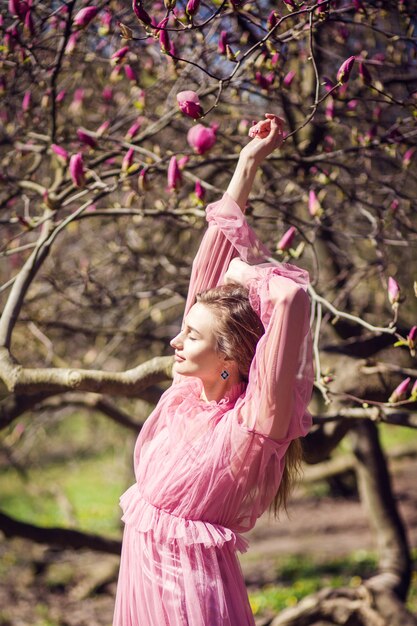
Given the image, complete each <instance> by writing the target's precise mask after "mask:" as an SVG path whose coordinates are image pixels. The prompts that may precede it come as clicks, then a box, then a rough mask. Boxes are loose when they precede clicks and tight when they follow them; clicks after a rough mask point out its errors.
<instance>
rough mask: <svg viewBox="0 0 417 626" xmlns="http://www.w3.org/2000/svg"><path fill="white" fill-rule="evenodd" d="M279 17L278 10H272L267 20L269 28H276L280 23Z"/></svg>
mask: <svg viewBox="0 0 417 626" xmlns="http://www.w3.org/2000/svg"><path fill="white" fill-rule="evenodd" d="M279 18H280V15H279V13H278V12H277V11H275V10H274V11H271V13H270V14H269V15H268V19H267V20H266V27H267V29H268V30H271V28H274V26H275V25H276V24H277V23H278V20H279Z"/></svg>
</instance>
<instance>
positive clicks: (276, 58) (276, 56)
mask: <svg viewBox="0 0 417 626" xmlns="http://www.w3.org/2000/svg"><path fill="white" fill-rule="evenodd" d="M279 56H280V55H279V52H274V54H273V55H272V57H271V65H272V67H276V65H278V61H279Z"/></svg>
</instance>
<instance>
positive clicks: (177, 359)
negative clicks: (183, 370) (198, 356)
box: [174, 354, 185, 363]
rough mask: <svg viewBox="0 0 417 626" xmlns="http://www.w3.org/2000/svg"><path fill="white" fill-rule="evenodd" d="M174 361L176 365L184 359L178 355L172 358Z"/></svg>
mask: <svg viewBox="0 0 417 626" xmlns="http://www.w3.org/2000/svg"><path fill="white" fill-rule="evenodd" d="M174 359H175V360H176V361H177V362H178V363H181V362H182V361H185V359H184V358H183V357H182V356H180V355H179V354H176V355H175V357H174Z"/></svg>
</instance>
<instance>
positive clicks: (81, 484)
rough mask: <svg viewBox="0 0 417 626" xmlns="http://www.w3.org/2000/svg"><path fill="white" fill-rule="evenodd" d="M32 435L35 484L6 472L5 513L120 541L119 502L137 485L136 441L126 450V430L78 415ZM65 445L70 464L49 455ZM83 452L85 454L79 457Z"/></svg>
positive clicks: (0, 479) (2, 474)
mask: <svg viewBox="0 0 417 626" xmlns="http://www.w3.org/2000/svg"><path fill="white" fill-rule="evenodd" d="M103 422H104V423H103ZM98 433H99V435H98ZM103 433H104V434H103ZM30 436H33V437H34V438H35V439H36V446H35V448H36V450H37V451H36V452H35V453H33V456H34V459H35V460H34V461H33V462H32V464H31V466H30V467H29V468H27V469H28V471H29V474H30V480H27V479H26V477H25V476H24V475H23V474H22V473H20V472H18V471H17V470H16V469H15V468H13V467H8V468H4V469H3V470H1V471H0V493H1V501H0V508H1V510H2V511H4V512H5V513H8V514H9V515H11V516H13V517H16V518H17V519H19V520H22V521H28V522H31V523H33V524H38V525H41V526H63V527H73V528H78V529H80V530H83V531H88V532H93V533H103V534H107V535H114V536H119V535H120V516H121V512H120V509H119V506H118V499H119V496H120V495H121V494H122V493H123V491H124V490H125V488H126V487H127V486H128V484H129V481H130V482H133V481H134V475H133V468H132V463H131V461H130V459H129V461H127V458H126V457H127V450H129V455H128V456H129V457H130V451H131V442H130V441H129V442H128V445H126V436H125V435H122V436H121V433H120V429H118V428H116V427H114V425H112V424H110V425H109V421H108V420H105V419H104V418H102V419H100V418H98V417H95V418H94V419H91V418H90V417H89V418H88V419H86V416H84V415H82V414H76V415H74V416H73V417H72V418H71V419H66V420H64V421H61V422H60V423H55V424H52V425H48V428H45V429H44V431H42V430H41V432H40V433H39V432H37V433H36V434H33V433H32V434H31V435H30ZM98 436H99V437H100V439H101V441H100V442H99V445H98V448H97V437H98ZM63 441H64V442H65V445H64V448H63V450H62V454H63V456H64V457H65V460H64V461H62V462H60V461H59V458H58V459H57V457H56V454H55V455H49V456H48V450H54V452H55V453H56V447H57V446H62V442H63ZM43 446H44V447H45V450H44V453H43V454H40V456H39V450H40V449H42V447H43ZM80 447H81V448H82V451H83V453H82V454H78V453H77V450H79V449H80ZM90 447H91V449H89V448H90ZM72 450H73V454H71V451H72ZM38 457H39V458H38ZM58 457H59V454H58ZM68 457H69V458H68Z"/></svg>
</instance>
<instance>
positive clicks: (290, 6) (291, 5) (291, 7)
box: [284, 0, 298, 11]
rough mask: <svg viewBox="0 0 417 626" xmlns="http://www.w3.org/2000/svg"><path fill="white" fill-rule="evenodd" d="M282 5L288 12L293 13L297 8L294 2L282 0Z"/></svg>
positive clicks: (292, 0)
mask: <svg viewBox="0 0 417 626" xmlns="http://www.w3.org/2000/svg"><path fill="white" fill-rule="evenodd" d="M284 4H285V6H286V7H287V9H288V10H289V11H295V10H296V9H297V8H298V7H297V4H296V3H295V2H294V0H284Z"/></svg>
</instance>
